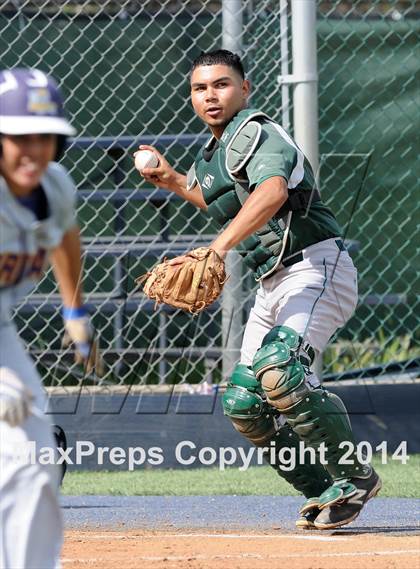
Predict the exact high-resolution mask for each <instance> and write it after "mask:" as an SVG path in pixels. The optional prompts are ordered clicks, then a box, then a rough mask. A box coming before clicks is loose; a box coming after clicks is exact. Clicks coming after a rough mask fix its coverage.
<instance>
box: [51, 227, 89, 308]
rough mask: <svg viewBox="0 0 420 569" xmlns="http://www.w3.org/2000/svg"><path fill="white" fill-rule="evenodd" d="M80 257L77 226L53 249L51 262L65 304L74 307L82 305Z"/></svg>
mask: <svg viewBox="0 0 420 569" xmlns="http://www.w3.org/2000/svg"><path fill="white" fill-rule="evenodd" d="M80 257H81V245H80V234H79V228H78V227H77V226H75V227H73V228H71V229H69V230H68V231H67V233H65V234H64V236H63V239H62V241H61V243H60V245H58V247H56V248H55V249H53V250H52V251H51V264H52V267H53V270H54V275H55V278H56V280H57V284H58V287H59V289H60V293H61V297H62V300H63V304H64V306H68V307H72V308H78V307H80V306H82V297H81V296H82V294H81V272H82V263H81V260H80Z"/></svg>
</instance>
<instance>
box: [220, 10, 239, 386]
mask: <svg viewBox="0 0 420 569" xmlns="http://www.w3.org/2000/svg"><path fill="white" fill-rule="evenodd" d="M242 10H243V5H242V0H223V4H222V29H223V37H222V45H223V49H228V50H230V51H232V52H234V53H238V54H241V52H242V33H243V23H242V19H243V11H242ZM226 273H227V274H228V275H230V277H229V280H228V281H227V283H226V285H225V287H224V291H223V295H222V354H223V356H222V380H223V381H225V380H227V379H228V378H229V377H230V376H231V374H232V371H233V368H234V367H235V365H236V363H238V360H239V354H240V347H241V341H242V328H243V324H242V264H241V258H240V256H239V254H238V253H237V252H236V251H229V253H228V254H227V256H226Z"/></svg>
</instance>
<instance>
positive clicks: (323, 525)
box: [314, 467, 382, 529]
mask: <svg viewBox="0 0 420 569" xmlns="http://www.w3.org/2000/svg"><path fill="white" fill-rule="evenodd" d="M347 482H348V483H349V484H350V485H353V486H354V487H355V488H356V491H355V492H352V493H351V495H350V496H349V497H348V498H344V499H341V500H339V501H336V502H334V503H333V504H331V505H326V506H325V507H324V508H322V509H321V511H320V513H319V515H318V516H317V518H316V520H315V521H314V525H315V527H316V528H317V529H334V528H338V527H340V526H344V525H346V524H349V523H350V522H352V521H353V520H355V519H356V518H357V516H358V515H359V514H360V512H361V511H362V508H363V506H364V505H365V504H366V502H367V501H368V500H369V499H370V498H373V497H374V496H376V494H377V493H378V492H379V490H380V489H381V487H382V482H381V479H380V478H379V476H378V475H377V473H376V472H375V470H374V469H373V468H372V467H371V468H370V474H369V475H368V477H367V478H350V479H349V480H348V481H347ZM339 484H343V482H339Z"/></svg>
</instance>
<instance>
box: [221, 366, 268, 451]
mask: <svg viewBox="0 0 420 569" xmlns="http://www.w3.org/2000/svg"><path fill="white" fill-rule="evenodd" d="M222 405H223V412H224V414H225V415H227V416H228V417H229V418H230V419H231V421H232V423H233V425H234V427H235V429H236V430H237V431H238V432H239V433H241V434H242V435H244V436H245V437H246V438H247V439H248V440H249V441H251V442H252V443H253V444H255V445H256V446H263V445H264V444H265V443H266V442H267V441H268V440H269V439H270V438H271V437H272V436H273V435H274V434H275V432H276V423H275V419H274V416H273V411H272V410H271V409H270V407H269V405H268V404H267V402H266V400H265V395H264V392H263V391H262V389H261V385H260V382H259V381H258V380H257V378H256V377H255V375H254V373H253V371H252V369H251V368H249V367H247V366H246V365H244V364H238V365H237V366H236V367H235V369H234V371H233V374H232V377H231V379H230V382H229V384H228V386H227V389H226V391H225V393H224V394H223V398H222Z"/></svg>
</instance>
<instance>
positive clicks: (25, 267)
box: [0, 249, 47, 287]
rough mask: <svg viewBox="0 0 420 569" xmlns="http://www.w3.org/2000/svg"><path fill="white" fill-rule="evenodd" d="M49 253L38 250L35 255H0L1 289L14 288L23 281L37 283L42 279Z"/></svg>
mask: <svg viewBox="0 0 420 569" xmlns="http://www.w3.org/2000/svg"><path fill="white" fill-rule="evenodd" d="M46 256H47V251H46V250H45V249H38V251H37V252H36V253H35V254H33V255H28V254H27V253H1V254H0V287H10V286H13V285H15V284H17V283H19V282H20V281H22V280H23V279H26V278H29V279H32V280H35V281H38V280H40V279H41V277H42V275H43V273H44V269H45V264H46V263H45V261H46Z"/></svg>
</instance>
